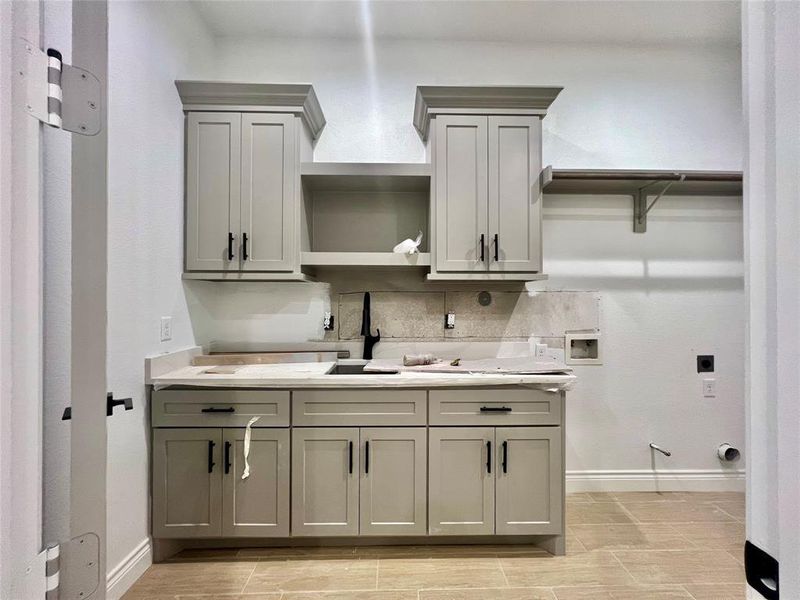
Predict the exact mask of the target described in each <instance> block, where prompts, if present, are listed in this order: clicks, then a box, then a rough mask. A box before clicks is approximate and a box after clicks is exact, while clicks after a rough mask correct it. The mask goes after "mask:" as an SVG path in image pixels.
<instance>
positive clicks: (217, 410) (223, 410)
mask: <svg viewBox="0 0 800 600" xmlns="http://www.w3.org/2000/svg"><path fill="white" fill-rule="evenodd" d="M200 412H202V413H233V412H236V409H235V408H234V407H232V406H229V407H228V408H217V407H215V406H212V407H210V408H201V409H200Z"/></svg>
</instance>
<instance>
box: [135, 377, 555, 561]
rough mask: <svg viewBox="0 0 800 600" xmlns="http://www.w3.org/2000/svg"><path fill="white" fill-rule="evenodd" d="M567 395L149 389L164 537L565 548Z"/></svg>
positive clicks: (156, 516)
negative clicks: (507, 544) (521, 545)
mask: <svg viewBox="0 0 800 600" xmlns="http://www.w3.org/2000/svg"><path fill="white" fill-rule="evenodd" d="M565 398H566V392H565V391H564V390H563V389H547V390H546V389H541V388H537V387H535V386H496V387H469V388H436V389H374V388H370V389H336V388H331V389H300V388H298V389H280V390H276V389H266V388H264V389H253V388H249V389H232V388H223V389H209V388H187V387H167V388H164V389H160V390H153V391H152V392H151V408H152V410H151V421H152V436H153V437H152V478H153V479H152V513H151V514H152V534H153V537H154V539H155V540H156V542H157V544H156V548H158V546H159V544H160V545H161V546H162V547H164V548H166V547H170V548H178V549H179V548H180V547H191V546H198V545H201V546H206V547H208V546H214V545H217V544H218V545H220V546H221V545H225V546H228V547H231V546H234V547H235V546H253V545H264V546H309V545H314V546H321V545H345V544H353V545H355V544H358V545H369V544H456V543H458V544H462V543H474V544H500V543H524V544H536V545H539V546H541V547H543V548H544V549H546V550H547V551H549V552H551V553H553V554H563V553H564V551H565V549H564V546H565V544H564V535H565V524H564V473H565V467H564V413H565ZM155 554H156V557H155V558H156V560H159V556H158V552H156V553H155Z"/></svg>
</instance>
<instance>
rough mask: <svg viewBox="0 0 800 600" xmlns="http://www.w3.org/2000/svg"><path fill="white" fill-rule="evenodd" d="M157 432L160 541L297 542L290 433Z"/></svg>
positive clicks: (155, 476)
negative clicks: (292, 536)
mask: <svg viewBox="0 0 800 600" xmlns="http://www.w3.org/2000/svg"><path fill="white" fill-rule="evenodd" d="M244 435H245V430H244V429H243V428H235V429H221V428H185V427H184V428H162V429H154V430H153V510H152V515H153V516H152V519H153V537H156V538H192V537H220V536H225V537H232V536H236V537H285V536H288V535H289V430H288V429H253V430H251V441H250V452H249V456H248V462H249V465H250V475H249V477H248V478H247V479H242V473H243V471H244Z"/></svg>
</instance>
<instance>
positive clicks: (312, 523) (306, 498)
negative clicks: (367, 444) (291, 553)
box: [292, 427, 359, 536]
mask: <svg viewBox="0 0 800 600" xmlns="http://www.w3.org/2000/svg"><path fill="white" fill-rule="evenodd" d="M358 454H359V453H358V428H356V427H349V428H330V429H327V428H326V429H323V428H301V427H297V428H294V429H292V535H296V536H304V535H312V536H326V535H358V473H359V465H358V463H359V460H358V459H359V456H358Z"/></svg>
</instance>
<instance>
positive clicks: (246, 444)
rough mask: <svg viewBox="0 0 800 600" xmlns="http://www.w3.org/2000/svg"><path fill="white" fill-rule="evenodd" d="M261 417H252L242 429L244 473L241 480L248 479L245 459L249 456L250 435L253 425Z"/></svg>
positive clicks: (248, 465) (248, 470) (248, 474)
mask: <svg viewBox="0 0 800 600" xmlns="http://www.w3.org/2000/svg"><path fill="white" fill-rule="evenodd" d="M260 418H261V417H253V418H252V419H250V420H249V421H248V422H247V427H245V428H244V472H243V473H242V479H247V478H248V477H250V463H249V462H247V457H248V456H250V435H251V428H252V427H253V423H255V422H256V421H258V420H259V419H260Z"/></svg>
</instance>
